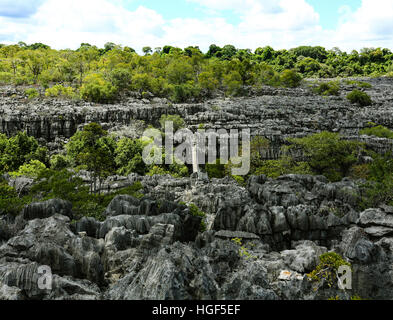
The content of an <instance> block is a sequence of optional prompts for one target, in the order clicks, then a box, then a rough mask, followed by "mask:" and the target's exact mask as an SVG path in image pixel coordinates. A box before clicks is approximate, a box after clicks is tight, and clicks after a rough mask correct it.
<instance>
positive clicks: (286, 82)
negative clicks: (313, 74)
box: [280, 70, 302, 88]
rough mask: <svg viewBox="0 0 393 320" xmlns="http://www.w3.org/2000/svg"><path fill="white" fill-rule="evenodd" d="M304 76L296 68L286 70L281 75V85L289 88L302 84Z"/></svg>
mask: <svg viewBox="0 0 393 320" xmlns="http://www.w3.org/2000/svg"><path fill="white" fill-rule="evenodd" d="M301 81H302V76H301V75H300V74H298V73H297V72H296V71H294V70H284V71H283V72H282V73H281V76H280V82H281V85H282V86H284V87H288V88H296V87H298V86H299V85H300V83H301Z"/></svg>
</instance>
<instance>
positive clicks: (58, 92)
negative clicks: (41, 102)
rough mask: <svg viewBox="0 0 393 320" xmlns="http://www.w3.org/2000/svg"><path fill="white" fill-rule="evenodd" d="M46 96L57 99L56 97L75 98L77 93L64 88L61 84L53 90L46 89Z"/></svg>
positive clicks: (70, 88)
mask: <svg viewBox="0 0 393 320" xmlns="http://www.w3.org/2000/svg"><path fill="white" fill-rule="evenodd" d="M45 96H46V97H51V98H55V97H56V98H57V97H65V98H72V97H74V96H75V92H74V89H73V88H72V87H64V86H62V85H60V84H57V85H55V86H53V87H51V88H48V89H46V90H45Z"/></svg>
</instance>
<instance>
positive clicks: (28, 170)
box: [10, 160, 46, 179]
mask: <svg viewBox="0 0 393 320" xmlns="http://www.w3.org/2000/svg"><path fill="white" fill-rule="evenodd" d="M45 170H46V166H45V165H44V164H43V163H42V162H40V161H38V160H31V161H30V162H29V163H27V164H24V165H22V166H20V167H19V169H18V171H16V172H10V174H11V176H15V177H21V176H24V177H28V178H32V179H36V178H38V177H39V176H40V175H41V174H42V172H43V171H45Z"/></svg>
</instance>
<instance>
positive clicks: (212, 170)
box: [205, 159, 226, 179]
mask: <svg viewBox="0 0 393 320" xmlns="http://www.w3.org/2000/svg"><path fill="white" fill-rule="evenodd" d="M205 170H206V172H207V174H208V176H209V178H210V179H213V178H216V179H222V178H224V177H225V176H226V167H225V164H221V161H220V159H217V160H216V163H213V164H212V163H206V165H205Z"/></svg>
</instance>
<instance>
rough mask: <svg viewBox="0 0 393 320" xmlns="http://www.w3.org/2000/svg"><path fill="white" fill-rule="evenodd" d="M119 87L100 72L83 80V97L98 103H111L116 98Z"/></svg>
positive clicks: (81, 91)
mask: <svg viewBox="0 0 393 320" xmlns="http://www.w3.org/2000/svg"><path fill="white" fill-rule="evenodd" d="M116 94H117V89H116V87H114V86H113V85H112V84H111V83H110V82H108V81H106V80H104V78H103V76H102V75H100V74H91V75H89V76H87V77H86V78H85V79H84V80H83V85H82V87H81V89H80V95H81V98H82V99H83V100H85V101H91V102H96V103H110V102H113V101H114V100H115V98H116Z"/></svg>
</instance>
